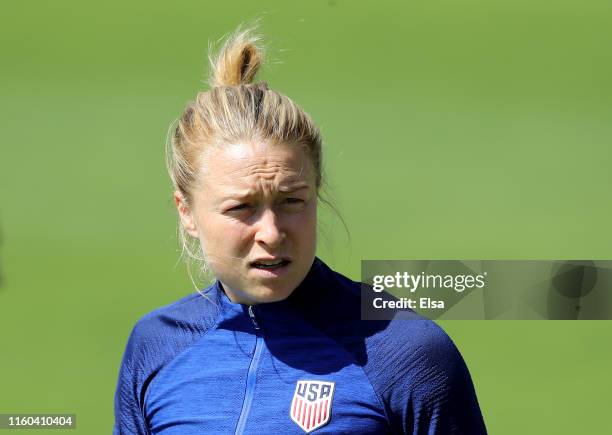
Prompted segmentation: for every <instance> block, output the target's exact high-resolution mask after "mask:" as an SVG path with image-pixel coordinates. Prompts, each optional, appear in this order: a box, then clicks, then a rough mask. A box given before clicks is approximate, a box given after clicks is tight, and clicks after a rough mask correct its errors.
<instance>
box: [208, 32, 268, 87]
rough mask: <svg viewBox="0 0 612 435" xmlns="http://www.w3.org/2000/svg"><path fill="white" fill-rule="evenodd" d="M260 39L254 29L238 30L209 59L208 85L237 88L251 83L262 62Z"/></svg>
mask: <svg viewBox="0 0 612 435" xmlns="http://www.w3.org/2000/svg"><path fill="white" fill-rule="evenodd" d="M260 40H261V37H260V36H259V35H256V34H254V27H250V28H246V29H241V28H240V27H238V29H237V30H236V31H235V32H234V33H233V34H232V35H230V37H229V38H228V39H227V40H226V41H225V43H224V44H223V47H222V48H221V50H220V51H219V53H218V54H217V56H216V57H209V60H210V66H211V74H210V79H209V84H210V86H212V87H217V86H238V85H242V84H249V83H252V82H253V78H254V77H255V74H257V71H258V70H259V67H260V66H261V64H262V61H263V49H262V47H261V46H260V45H259V42H260Z"/></svg>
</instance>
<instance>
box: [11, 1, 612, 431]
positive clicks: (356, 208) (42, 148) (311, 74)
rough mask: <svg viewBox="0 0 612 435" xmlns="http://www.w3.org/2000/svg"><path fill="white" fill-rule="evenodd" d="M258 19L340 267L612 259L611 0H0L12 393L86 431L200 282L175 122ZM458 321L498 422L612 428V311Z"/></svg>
mask: <svg viewBox="0 0 612 435" xmlns="http://www.w3.org/2000/svg"><path fill="white" fill-rule="evenodd" d="M256 17H260V18H261V19H262V24H261V32H262V33H263V34H264V35H265V37H266V41H267V42H268V46H269V57H268V58H269V63H268V64H267V65H266V67H264V69H263V70H262V72H261V74H260V75H259V78H260V79H264V80H266V81H268V83H269V85H270V86H271V87H273V88H275V89H277V90H279V91H281V92H283V93H285V94H287V95H288V96H290V97H291V98H293V99H294V100H295V101H297V102H298V103H300V104H301V105H302V107H303V108H304V109H305V110H306V111H308V112H309V113H311V114H312V116H313V117H314V119H315V120H316V122H317V123H318V124H319V126H320V127H321V130H322V133H323V136H324V140H325V159H326V160H325V170H326V173H327V176H328V181H329V184H330V186H331V189H332V192H333V196H334V204H335V205H336V206H337V207H338V208H339V209H340V210H341V211H342V214H343V216H344V218H345V219H346V221H347V223H348V226H349V229H350V233H351V238H350V240H349V239H348V238H347V237H346V235H345V234H343V232H342V230H341V226H340V224H339V222H338V219H337V218H334V217H333V216H332V215H331V214H330V213H329V212H326V211H323V212H322V213H321V220H322V223H323V225H322V236H321V239H320V249H319V255H320V256H321V257H322V258H323V259H324V260H326V261H327V262H328V263H329V264H330V265H332V266H333V267H335V268H336V269H337V270H339V271H341V272H343V273H345V274H347V275H349V276H351V277H352V278H354V279H358V278H359V270H360V264H359V261H360V260H361V259H610V258H612V232H611V231H610V222H611V221H612V201H611V198H610V191H611V187H612V170H611V169H612V122H610V121H611V116H612V83H611V79H610V78H611V77H612V59H611V56H612V54H611V53H612V52H611V51H610V46H611V43H612V26H611V25H610V23H611V20H612V3H610V2H609V1H593V0H589V1H578V0H574V1H562V0H560V1H554V2H552V1H541V0H531V1H521V0H518V1H517V0H514V1H490V0H489V1H485V0H480V1H474V0H467V1H462V2H457V1H452V0H439V1H433V2H432V1H430V2H424V1H420V2H414V1H412V2H401V1H377V2H357V1H348V0H325V1H320V0H316V1H315V0H313V1H308V2H306V1H301V2H298V1H291V2H288V1H258V2H253V1H242V0H241V1H234V2H230V3H227V4H226V5H223V4H222V3H221V2H206V1H177V2H174V3H169V2H157V1H140V0H139V1H131V2H126V1H117V0H108V1H105V2H85V1H65V0H55V1H40V0H38V1H30V2H10V3H6V4H4V5H3V8H2V13H1V14H0V44H1V58H0V62H1V69H0V74H1V80H0V119H1V120H2V121H1V124H0V125H1V129H0V134H1V139H0V140H1V154H0V194H1V196H0V198H1V202H0V229H1V245H0V273H1V274H2V280H3V281H2V287H0V337H1V340H0V343H1V345H2V349H1V350H0V413H2V412H3V413H8V412H22V413H34V412H37V413H38V412H70V413H76V414H77V421H78V429H77V430H76V432H77V433H83V434H98V433H100V434H102V433H110V431H111V427H112V423H113V394H114V390H115V383H116V379H117V371H118V368H119V364H120V360H121V356H122V352H123V349H124V346H125V342H126V339H127V336H128V333H129V331H130V329H131V328H132V326H133V324H134V323H135V322H136V320H137V319H138V318H139V317H140V316H142V315H143V314H145V313H147V312H148V311H150V310H152V309H153V308H156V307H158V306H161V305H164V304H167V303H170V302H172V301H174V300H176V299H178V298H179V297H181V296H183V295H185V294H187V293H189V292H191V291H193V288H192V285H191V283H190V281H189V279H188V277H187V274H186V271H185V267H184V266H183V265H182V264H181V263H178V264H177V260H178V254H179V253H178V245H177V241H176V234H175V223H176V220H175V210H174V208H173V203H172V200H171V196H170V194H171V189H170V182H169V179H168V177H167V174H166V172H165V167H164V142H165V140H166V134H167V130H168V127H169V125H170V123H171V122H172V121H173V120H175V119H176V118H177V117H178V116H179V115H180V113H181V111H182V109H183V108H184V106H185V104H186V103H187V102H188V101H189V100H191V99H193V98H194V97H195V95H196V93H197V92H198V91H200V90H204V89H206V85H205V80H206V75H205V72H206V50H207V45H208V42H209V41H216V40H217V39H218V38H220V37H221V36H223V35H224V34H226V33H227V32H230V31H232V30H233V29H234V28H235V27H236V26H237V25H238V23H240V22H242V21H245V20H252V19H253V18H256ZM443 326H444V327H445V329H446V330H447V331H448V333H449V334H450V335H451V337H452V338H453V339H454V340H455V342H456V343H457V345H458V347H459V349H460V350H461V351H462V353H463V355H464V357H465V359H466V361H467V363H468V365H469V367H470V370H471V373H472V377H473V379H474V383H475V386H476V389H477V393H478V396H479V400H480V404H481V407H482V411H483V414H484V417H485V420H486V423H487V425H488V428H489V431H490V433H491V434H516V433H521V434H574V433H585V434H603V433H609V432H608V431H609V429H610V423H609V406H610V405H609V399H610V393H609V392H610V391H611V390H612V375H611V374H610V367H611V366H612V346H611V345H610V343H611V342H612V322H588V321H578V322H561V321H540V322H527V321H508V322H502V321H488V322H484V321H473V322H469V321H456V322H446V323H444V324H443ZM37 433H39V432H37ZM50 433H57V431H52V432H51V431H50Z"/></svg>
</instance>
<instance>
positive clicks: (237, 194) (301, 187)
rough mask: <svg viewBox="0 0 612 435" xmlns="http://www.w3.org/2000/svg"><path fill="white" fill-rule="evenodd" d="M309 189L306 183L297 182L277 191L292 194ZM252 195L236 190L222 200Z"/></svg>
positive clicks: (252, 192) (249, 192)
mask: <svg viewBox="0 0 612 435" xmlns="http://www.w3.org/2000/svg"><path fill="white" fill-rule="evenodd" d="M309 187H310V186H309V185H308V183H306V182H298V183H293V184H292V185H288V186H280V187H279V188H278V191H279V192H280V193H293V192H297V191H299V190H304V189H308V188H309ZM253 194H254V191H253V190H250V189H246V190H237V191H235V192H230V193H228V194H227V195H225V196H224V198H223V200H224V201H225V200H228V199H245V198H250V197H251V196H253Z"/></svg>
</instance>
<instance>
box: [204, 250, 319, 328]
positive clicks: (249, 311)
mask: <svg viewBox="0 0 612 435" xmlns="http://www.w3.org/2000/svg"><path fill="white" fill-rule="evenodd" d="M323 269H324V264H323V262H322V261H321V260H320V259H319V258H318V257H315V259H314V261H313V263H312V266H311V268H310V270H309V271H308V274H307V275H306V277H305V278H304V280H303V281H302V282H301V283H300V284H299V285H298V287H297V288H296V289H295V290H294V291H293V292H291V294H290V295H289V296H288V297H287V298H285V299H283V300H281V301H277V302H267V303H261V304H256V305H247V304H240V303H237V302H232V301H231V300H230V299H229V298H228V296H227V294H226V293H225V291H224V290H223V286H222V284H221V282H220V281H219V280H216V281H215V283H214V284H213V286H212V288H211V291H210V293H207V294H208V295H209V296H210V297H211V298H212V299H213V301H214V302H215V303H216V305H217V306H218V307H219V310H220V315H221V316H222V318H223V319H224V320H225V319H230V318H236V317H239V318H243V319H245V320H248V321H249V323H250V324H251V325H252V332H253V333H256V332H257V331H259V330H260V329H261V330H263V331H269V330H271V329H276V328H281V329H289V330H290V329H291V327H292V325H294V324H295V323H296V321H297V320H298V319H299V318H301V317H302V313H301V311H302V310H301V309H300V308H301V307H299V306H298V305H299V304H297V303H296V302H297V300H300V299H302V298H303V297H304V296H305V295H304V294H302V293H308V298H309V299H310V301H311V302H314V301H313V299H316V298H318V297H319V296H320V293H321V292H320V291H319V290H320V286H317V285H314V284H315V283H317V282H320V281H321V280H322V274H323V272H324V270H323Z"/></svg>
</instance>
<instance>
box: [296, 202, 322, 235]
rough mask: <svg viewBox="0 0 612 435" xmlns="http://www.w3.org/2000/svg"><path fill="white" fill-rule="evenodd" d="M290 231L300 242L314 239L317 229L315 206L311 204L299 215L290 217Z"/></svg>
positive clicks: (314, 203)
mask: <svg viewBox="0 0 612 435" xmlns="http://www.w3.org/2000/svg"><path fill="white" fill-rule="evenodd" d="M290 219H291V229H292V231H293V232H294V233H295V234H297V237H298V238H299V239H301V240H304V239H311V238H314V235H315V234H316V228H317V204H316V202H313V203H312V204H309V205H308V207H307V208H306V209H305V210H304V211H303V212H302V213H299V214H296V215H294V216H291V218H290Z"/></svg>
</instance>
